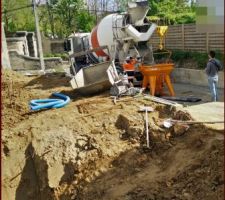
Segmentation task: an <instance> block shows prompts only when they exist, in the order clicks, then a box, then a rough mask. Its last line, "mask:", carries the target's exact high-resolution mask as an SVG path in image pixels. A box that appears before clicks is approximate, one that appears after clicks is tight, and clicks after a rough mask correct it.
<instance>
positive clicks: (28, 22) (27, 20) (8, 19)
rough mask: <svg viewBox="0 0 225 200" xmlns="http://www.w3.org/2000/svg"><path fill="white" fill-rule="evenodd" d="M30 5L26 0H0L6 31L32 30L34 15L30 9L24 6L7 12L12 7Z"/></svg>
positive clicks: (33, 28)
mask: <svg viewBox="0 0 225 200" xmlns="http://www.w3.org/2000/svg"><path fill="white" fill-rule="evenodd" d="M28 5H31V3H30V2H29V1H28V0H17V1H16V0H2V11H3V13H2V17H3V22H4V23H5V30H6V32H15V31H19V30H27V31H34V30H35V24H34V16H33V13H32V9H31V7H30V8H24V9H20V10H17V11H13V12H7V11H10V10H12V9H16V8H20V7H25V6H28Z"/></svg>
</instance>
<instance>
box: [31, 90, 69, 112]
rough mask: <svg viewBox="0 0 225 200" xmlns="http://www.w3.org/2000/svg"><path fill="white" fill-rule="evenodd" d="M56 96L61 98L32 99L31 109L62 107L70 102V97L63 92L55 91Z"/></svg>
mask: <svg viewBox="0 0 225 200" xmlns="http://www.w3.org/2000/svg"><path fill="white" fill-rule="evenodd" d="M52 95H53V96H55V97H59V98H61V99H34V100H31V101H30V108H31V110H41V109H50V108H62V107H64V106H65V105H67V104H68V103H69V102H70V97H68V96H66V95H64V94H61V93H53V94H52Z"/></svg>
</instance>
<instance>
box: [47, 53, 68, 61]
mask: <svg viewBox="0 0 225 200" xmlns="http://www.w3.org/2000/svg"><path fill="white" fill-rule="evenodd" d="M44 57H45V58H51V57H61V58H62V59H63V60H69V55H68V54H67V53H48V54H45V55H44Z"/></svg>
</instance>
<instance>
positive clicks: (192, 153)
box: [2, 71, 224, 200]
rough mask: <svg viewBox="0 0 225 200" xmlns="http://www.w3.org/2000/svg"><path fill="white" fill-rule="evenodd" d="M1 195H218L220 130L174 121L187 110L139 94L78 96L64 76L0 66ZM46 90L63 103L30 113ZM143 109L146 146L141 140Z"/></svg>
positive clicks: (69, 198) (51, 199) (95, 199)
mask: <svg viewBox="0 0 225 200" xmlns="http://www.w3.org/2000/svg"><path fill="white" fill-rule="evenodd" d="M2 78H3V80H2V97H3V98H2V161H3V163H2V183H3V184H2V193H3V194H2V199H4V200H164V199H165V200H172V199H174V200H223V199H224V190H223V188H224V137H223V132H221V131H215V130H210V129H208V128H206V127H205V126H203V125H191V126H190V127H186V126H180V125H175V126H174V127H171V128H169V129H166V128H164V127H163V126H162V123H161V122H162V120H164V119H167V118H174V119H180V120H189V119H191V116H189V115H188V114H187V113H184V112H181V111H177V110H176V109H174V108H170V107H168V106H165V105H162V104H157V103H154V102H151V101H147V100H144V99H142V98H135V99H134V98H129V97H124V98H123V100H121V101H119V102H117V104H116V105H115V104H114V103H113V101H112V99H110V97H109V94H108V92H105V93H103V94H100V95H96V96H91V97H82V96H80V95H79V94H76V93H75V92H74V91H73V90H71V88H70V86H69V83H68V81H69V79H68V78H67V77H65V76H64V75H63V74H51V75H45V76H35V77H25V76H23V75H20V74H18V73H16V72H11V71H2ZM53 92H61V93H63V94H66V95H68V96H70V97H71V102H70V103H69V104H68V105H67V106H66V107H64V108H60V109H49V110H43V111H38V112H37V111H31V110H30V108H29V101H30V100H32V99H40V98H49V97H51V94H52V93H53ZM143 105H146V106H151V107H153V108H154V111H153V112H150V113H149V114H148V117H149V133H150V148H149V149H147V148H146V146H145V143H146V137H145V135H146V134H145V128H144V127H145V122H144V113H143V112H139V107H140V106H143Z"/></svg>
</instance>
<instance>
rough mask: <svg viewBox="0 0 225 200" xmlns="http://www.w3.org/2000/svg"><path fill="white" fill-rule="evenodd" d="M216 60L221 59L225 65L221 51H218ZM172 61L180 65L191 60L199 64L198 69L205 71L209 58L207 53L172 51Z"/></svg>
mask: <svg viewBox="0 0 225 200" xmlns="http://www.w3.org/2000/svg"><path fill="white" fill-rule="evenodd" d="M216 58H217V59H219V60H220V61H221V63H224V54H223V53H221V52H220V51H219V50H217V51H216ZM171 59H172V60H173V61H174V62H178V63H180V64H182V63H185V62H187V61H190V60H191V61H194V62H196V63H197V65H198V68H200V69H204V68H205V67H206V64H207V62H208V59H209V58H208V54H207V53H200V52H191V51H181V50H174V51H172V56H171Z"/></svg>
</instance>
